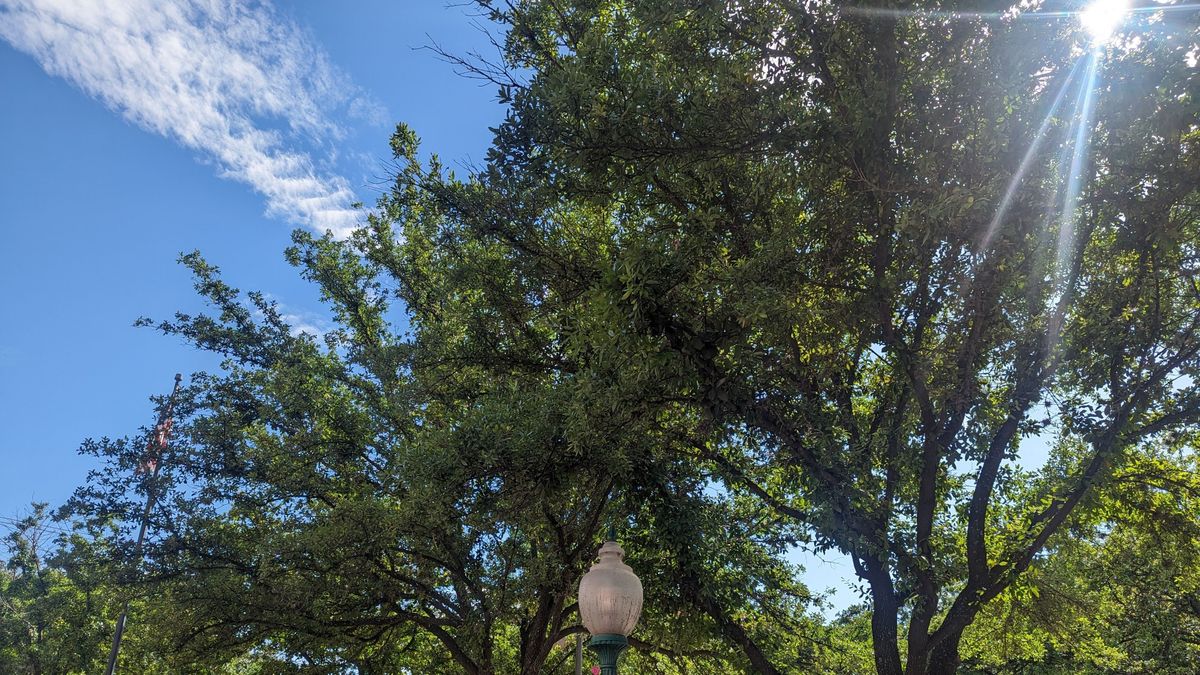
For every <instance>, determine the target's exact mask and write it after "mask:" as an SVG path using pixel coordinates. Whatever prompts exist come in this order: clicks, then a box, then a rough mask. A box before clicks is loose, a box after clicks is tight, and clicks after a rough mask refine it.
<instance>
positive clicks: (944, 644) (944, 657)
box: [928, 633, 962, 675]
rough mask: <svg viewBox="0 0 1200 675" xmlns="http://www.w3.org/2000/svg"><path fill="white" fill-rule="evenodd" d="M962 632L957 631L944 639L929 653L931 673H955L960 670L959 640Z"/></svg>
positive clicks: (949, 674)
mask: <svg viewBox="0 0 1200 675" xmlns="http://www.w3.org/2000/svg"><path fill="white" fill-rule="evenodd" d="M961 639H962V633H955V634H954V635H951V636H950V637H947V638H946V639H945V640H942V641H941V642H939V643H938V644H937V646H935V647H934V648H933V653H932V654H930V655H929V671H928V672H929V675H954V674H955V673H957V672H958V664H959V657H958V641H959V640H961Z"/></svg>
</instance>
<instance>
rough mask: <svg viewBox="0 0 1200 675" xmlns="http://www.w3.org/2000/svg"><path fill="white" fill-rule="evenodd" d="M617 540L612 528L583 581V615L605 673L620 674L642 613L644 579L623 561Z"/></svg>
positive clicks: (621, 550)
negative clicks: (620, 661) (619, 661)
mask: <svg viewBox="0 0 1200 675" xmlns="http://www.w3.org/2000/svg"><path fill="white" fill-rule="evenodd" d="M614 539H616V536H615V534H614V533H613V532H612V531H611V530H610V531H609V535H608V541H606V542H604V545H603V546H601V547H600V554H599V555H600V560H599V562H597V563H596V564H594V565H592V568H591V569H590V570H588V572H587V574H585V575H583V578H582V579H580V580H579V615H580V616H581V617H582V619H583V626H584V628H587V631H588V633H590V634H591V635H592V639H591V640H589V641H588V648H589V649H591V650H592V651H594V652H596V656H598V657H599V658H600V672H601V674H602V675H617V659H619V658H620V657H621V652H623V651H625V649H626V648H628V647H629V639H628V636H629V634H630V633H631V632H633V627H634V626H636V625H637V622H638V618H639V617H641V615H642V582H641V581H640V580H639V579H638V578H637V575H636V574H634V573H633V570H632V569H630V567H629V565H626V564H625V563H624V562H623V561H622V559H623V558H624V557H625V551H624V549H622V548H621V547H620V546H619V545H617V542H615V541H613V540H614Z"/></svg>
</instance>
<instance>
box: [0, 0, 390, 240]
mask: <svg viewBox="0 0 1200 675" xmlns="http://www.w3.org/2000/svg"><path fill="white" fill-rule="evenodd" d="M0 38H3V39H4V40H6V41H7V42H9V43H10V44H12V45H13V46H14V47H15V48H17V49H18V50H20V51H23V52H26V53H28V54H30V55H31V56H33V58H34V59H36V60H37V61H38V63H40V64H41V66H42V68H43V69H45V70H46V72H48V73H50V74H52V75H55V76H58V77H62V78H64V79H65V80H67V81H69V82H71V83H72V84H74V85H75V86H77V87H79V88H80V89H82V90H83V91H85V92H87V93H88V94H89V95H91V96H93V97H95V98H97V99H99V100H100V101H102V102H103V103H104V104H105V105H107V106H108V107H109V108H111V109H113V110H115V111H117V112H119V113H120V114H121V115H123V116H124V117H125V118H126V119H128V120H130V121H131V122H133V123H135V124H137V125H138V126H140V127H143V128H145V129H147V130H149V131H152V132H155V133H158V134H161V135H163V136H166V137H169V138H172V139H174V140H176V141H178V142H179V143H180V144H182V145H184V146H186V147H187V148H190V149H192V150H194V151H196V152H197V153H198V155H199V156H200V157H202V158H203V159H204V160H206V161H209V162H211V163H213V164H214V165H215V166H216V167H217V170H218V171H219V173H220V174H221V175H222V176H224V177H227V178H232V179H234V180H238V181H241V182H243V183H246V184H247V185H249V186H251V187H252V188H253V189H254V190H256V191H257V192H259V193H260V194H262V195H263V197H264V198H265V199H266V203H267V212H268V214H270V215H272V216H276V217H280V218H283V219H286V220H288V221H289V222H293V223H297V224H302V225H307V226H309V227H311V228H313V229H314V230H317V231H318V232H324V231H325V230H327V229H328V230H333V231H334V232H335V233H336V234H345V233H346V232H347V231H348V230H349V229H350V228H351V227H353V226H354V224H355V218H356V212H355V211H353V210H352V209H350V204H351V203H352V202H354V201H356V197H355V195H354V191H353V190H352V189H351V186H350V184H349V182H348V181H347V180H346V179H345V178H344V177H342V176H340V175H338V174H337V173H336V171H334V170H333V169H332V168H331V167H330V164H331V163H332V159H333V157H335V155H336V153H335V150H334V144H335V143H337V142H338V141H339V140H341V139H343V138H344V137H345V135H346V130H345V128H344V126H343V125H341V124H339V123H338V122H337V121H336V120H338V119H349V118H358V119H363V120H366V121H378V120H379V119H381V118H382V117H383V111H382V108H381V107H380V106H379V105H378V104H377V103H375V102H373V101H372V99H371V98H370V97H369V96H367V95H365V93H364V92H362V91H361V90H360V89H358V88H357V87H355V86H354V85H353V84H352V83H351V82H350V80H349V78H347V77H346V76H345V75H344V74H343V73H342V72H340V71H339V70H338V69H337V68H335V67H334V66H333V65H332V64H331V63H330V61H329V58H328V56H327V55H326V54H325V53H324V51H323V50H321V49H320V47H319V46H317V45H316V44H314V42H313V39H312V37H311V36H310V35H309V34H308V33H307V32H306V31H304V30H303V29H301V28H300V27H299V26H298V25H296V23H295V22H293V21H291V20H289V19H287V18H286V17H283V16H281V15H280V13H279V12H277V11H276V10H275V9H274V8H273V7H272V6H270V5H269V4H262V3H258V4H247V3H244V2H237V1H236V0H176V1H167V0H0Z"/></svg>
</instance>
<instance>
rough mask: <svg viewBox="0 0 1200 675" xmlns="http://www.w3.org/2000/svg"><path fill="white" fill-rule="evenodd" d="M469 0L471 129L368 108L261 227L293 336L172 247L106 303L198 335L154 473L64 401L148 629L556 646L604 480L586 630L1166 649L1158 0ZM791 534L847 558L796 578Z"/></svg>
mask: <svg viewBox="0 0 1200 675" xmlns="http://www.w3.org/2000/svg"><path fill="white" fill-rule="evenodd" d="M479 4H480V7H481V8H482V9H483V10H484V11H485V12H487V13H488V16H489V18H490V19H491V20H492V21H495V22H497V23H498V24H500V25H502V26H504V27H505V28H506V29H507V33H506V35H505V36H504V39H503V40H502V41H500V42H499V43H498V44H499V47H500V49H501V54H500V56H499V58H498V60H496V61H495V62H491V61H462V62H460V65H462V66H463V67H464V68H466V69H467V71H468V72H469V73H471V74H473V75H476V76H479V77H483V78H485V79H487V80H489V81H491V82H493V83H494V84H495V85H496V86H497V87H498V89H499V91H500V96H501V98H502V100H504V101H505V102H506V103H508V104H509V113H508V116H507V118H506V119H505V121H504V122H503V123H502V124H501V125H499V126H498V128H497V129H496V130H495V140H494V143H493V146H492V149H491V151H490V153H489V155H488V159H487V163H486V165H485V166H483V167H480V168H479V169H478V170H476V171H473V172H472V173H471V174H470V175H468V176H465V177H459V176H456V175H454V173H453V172H450V171H447V170H446V169H445V167H443V166H442V165H441V164H440V163H439V162H438V160H437V159H436V157H432V158H429V157H424V156H422V154H421V153H420V149H419V145H418V141H417V138H416V136H415V134H414V133H413V132H412V131H411V130H409V129H408V128H407V127H404V126H403V125H401V126H400V127H399V128H398V129H397V131H396V134H395V135H394V137H393V139H392V148H393V150H394V153H395V174H396V180H395V183H394V186H393V188H392V190H391V191H390V192H389V193H388V194H386V195H385V196H384V197H383V198H382V199H381V200H380V202H379V204H378V208H377V209H376V210H375V211H373V212H371V213H370V214H369V216H368V217H367V223H366V225H365V227H364V228H362V229H361V230H360V231H358V232H357V233H355V234H354V235H353V236H351V237H350V238H349V239H348V240H345V241H338V240H335V239H333V238H331V237H324V238H317V237H312V236H310V235H306V234H304V233H297V235H296V236H295V245H294V246H293V247H292V248H291V249H289V251H288V253H287V255H288V257H289V260H290V261H291V262H292V263H293V264H294V265H295V266H296V267H297V269H298V270H299V271H300V272H301V273H302V274H303V275H304V276H305V277H306V278H308V279H310V280H311V281H312V282H313V283H315V284H316V285H317V287H318V288H319V289H320V290H321V293H322V296H323V298H324V300H325V301H326V302H327V303H328V306H329V308H330V310H331V312H332V314H333V318H334V323H335V328H334V329H333V330H331V331H330V332H329V333H327V334H325V335H323V336H320V337H315V336H311V335H307V334H302V333H296V332H295V331H293V330H292V328H291V327H290V326H289V325H287V323H286V322H285V321H284V320H283V318H282V317H281V315H280V313H279V311H278V310H277V308H276V307H275V306H274V305H273V304H272V303H271V302H270V301H268V300H267V299H266V296H264V295H261V294H255V293H250V294H245V295H243V294H241V293H239V292H238V291H237V290H235V289H234V288H232V287H230V286H229V285H227V284H226V283H225V282H224V281H223V280H222V278H221V277H220V275H219V274H218V272H217V270H216V268H215V267H213V266H211V265H210V264H209V263H207V262H206V261H205V260H203V259H202V258H201V257H200V256H199V255H198V254H191V255H188V256H185V257H184V262H185V263H186V264H187V265H188V266H189V267H190V268H191V270H192V272H193V273H194V275H195V277H196V280H197V289H198V291H199V292H200V293H201V294H202V295H203V296H204V297H205V298H207V300H208V301H209V302H210V303H211V305H212V307H213V313H212V314H211V315H200V316H189V315H177V316H176V317H175V318H174V319H172V320H168V321H162V322H157V323H155V322H150V321H146V322H145V323H147V324H148V325H154V326H157V327H158V328H159V329H161V330H162V331H163V332H165V333H168V334H171V335H176V336H181V337H183V338H185V339H187V340H189V341H191V342H192V343H194V344H195V345H196V346H197V347H198V348H201V349H206V350H211V351H214V352H217V353H220V354H223V355H224V356H225V357H226V361H225V363H224V367H223V369H222V371H221V372H220V373H215V374H213V373H207V374H206V373H201V374H197V375H195V376H193V377H192V378H191V381H190V384H189V386H188V387H186V388H185V390H184V392H183V395H182V398H181V400H180V401H179V404H178V407H177V418H178V419H177V425H176V441H175V442H174V443H173V445H172V447H171V451H170V452H169V453H168V454H167V455H166V456H164V457H163V458H162V464H161V466H162V470H161V473H159V474H157V475H152V474H147V473H145V472H142V473H139V472H138V467H139V465H140V464H141V463H143V462H144V456H143V451H142V449H141V448H142V445H141V444H139V443H134V442H126V441H107V440H103V441H99V442H94V443H89V444H88V445H87V446H85V450H86V451H88V452H91V453H94V454H96V455H98V456H100V457H102V458H103V459H104V460H105V461H106V465H105V469H104V470H103V471H101V472H98V473H97V474H96V475H95V476H94V477H93V479H92V481H91V482H90V483H89V485H88V486H86V487H84V488H82V489H81V490H80V491H79V492H78V493H77V495H76V497H75V499H74V500H73V503H72V504H71V510H72V512H73V513H74V514H76V516H78V517H80V518H82V519H83V522H85V523H86V525H87V526H88V527H90V528H91V529H92V531H93V532H96V533H98V532H100V531H101V528H103V527H105V526H108V525H109V524H110V523H114V522H115V523H125V524H126V525H125V527H126V528H129V527H132V526H131V525H129V523H135V522H136V520H137V518H138V516H139V509H140V504H141V503H142V499H143V497H144V496H145V495H146V494H149V493H153V494H154V495H155V496H157V497H158V499H157V502H156V503H157V506H156V508H155V509H154V510H153V512H152V520H151V522H152V529H151V531H152V536H151V538H150V540H149V543H148V546H147V550H146V560H145V561H144V564H143V565H142V566H141V567H139V568H136V569H125V571H124V572H123V574H122V575H120V576H119V577H117V576H113V578H119V579H121V580H123V583H121V584H120V585H119V586H117V587H116V588H115V589H109V590H108V591H107V592H110V593H114V592H116V593H121V594H126V595H127V594H129V593H131V592H133V591H132V590H131V589H137V593H138V597H143V598H146V600H145V601H144V602H145V605H144V609H143V610H142V611H143V612H144V613H145V616H147V617H155V618H156V619H159V620H158V621H157V622H156V623H155V633H154V636H153V638H154V640H158V641H160V643H161V644H163V645H166V644H169V645H171V646H170V649H169V653H170V659H171V663H173V664H176V667H181V668H182V667H188V668H192V667H195V668H206V667H208V668H213V667H216V666H217V664H228V663H242V664H245V663H249V661H246V659H251V660H252V661H253V663H254V665H253V667H254V668H261V669H263V670H264V671H265V672H288V671H295V672H338V671H343V670H346V669H350V668H354V669H357V671H358V672H364V673H367V672H380V673H383V672H387V673H391V672H414V673H417V672H419V673H432V672H466V673H472V674H475V673H478V674H481V675H482V674H490V673H510V672H512V673H515V672H520V673H529V674H532V673H565V672H568V669H569V668H570V665H571V663H570V652H571V648H572V646H573V642H574V640H573V638H574V635H575V634H576V633H578V632H579V631H580V630H581V627H580V626H579V621H578V616H577V612H576V608H575V606H574V602H573V595H574V592H575V588H576V587H577V584H578V579H579V577H580V575H581V574H582V573H583V571H584V570H585V569H586V566H587V564H588V563H589V561H590V559H591V556H592V554H593V552H594V550H595V547H596V545H597V543H598V541H599V537H600V532H601V531H602V529H603V528H604V526H605V525H606V524H614V525H616V526H617V527H618V529H619V531H620V532H621V535H620V537H621V539H622V541H623V542H624V543H625V545H626V548H627V549H628V551H629V562H630V564H631V565H632V566H633V567H634V568H635V569H636V570H637V571H638V573H639V575H640V576H641V577H642V579H643V581H644V583H645V585H646V595H647V603H646V615H645V617H644V618H643V622H642V624H641V625H640V627H639V629H638V631H637V632H635V634H634V636H633V637H634V640H633V643H634V647H635V649H634V650H633V653H632V654H631V655H630V656H629V657H627V660H626V665H625V668H627V669H629V670H630V672H639V673H641V672H645V673H656V672H662V673H680V672H692V671H696V670H705V671H711V672H756V673H792V672H831V673H833V672H842V673H858V672H865V671H869V670H872V669H874V670H876V671H877V672H880V673H889V674H890V673H901V672H903V673H908V674H909V675H919V674H922V673H950V672H955V671H970V672H997V673H999V672H1024V673H1029V672H1045V673H1058V672H1097V673H1100V672H1188V670H1189V668H1192V667H1194V663H1195V662H1196V659H1197V658H1198V657H1200V653H1198V647H1200V645H1198V643H1200V566H1198V558H1197V554H1200V550H1198V549H1197V546H1198V544H1197V541H1198V538H1197V534H1198V530H1197V528H1198V527H1200V520H1198V516H1197V513H1198V511H1197V508H1196V507H1197V506H1198V505H1200V502H1198V498H1200V483H1198V480H1200V479H1198V478H1197V465H1196V462H1197V459H1196V454H1195V450H1194V447H1195V441H1196V438H1195V429H1196V424H1197V422H1198V421H1200V382H1197V375H1200V373H1198V372H1197V371H1198V370H1200V331H1198V329H1200V285H1198V283H1197V278H1196V275H1197V273H1198V272H1200V267H1198V266H1197V263H1198V260H1197V246H1198V244H1200V71H1198V69H1197V67H1196V58H1197V50H1198V49H1200V47H1198V40H1200V32H1198V29H1197V26H1200V20H1197V19H1198V14H1197V10H1196V9H1195V8H1190V9H1189V8H1182V7H1176V6H1166V7H1158V8H1152V9H1154V11H1142V12H1138V13H1135V14H1133V15H1131V16H1130V17H1129V19H1128V20H1127V22H1126V25H1125V26H1124V27H1123V29H1122V32H1121V33H1120V35H1119V39H1118V40H1117V41H1115V42H1113V43H1111V44H1106V45H1102V46H1100V47H1097V48H1095V49H1093V48H1091V47H1090V46H1089V45H1088V44H1087V42H1086V38H1085V37H1083V36H1081V35H1080V34H1079V30H1078V27H1077V24H1076V23H1075V22H1074V21H1073V20H1070V17H1069V16H1067V17H1066V18H1062V17H1060V18H1058V19H1047V18H1044V16H1058V15H1054V14H1053V12H1055V11H1057V10H1058V9H1061V7H1059V6H1058V5H1053V6H1052V5H1050V4H1046V5H1045V6H1042V5H1040V4H1037V3H1033V4H1022V5H1010V4H1009V3H987V2H985V3H979V5H980V6H979V7H977V8H973V9H972V11H970V12H967V11H965V10H963V9H962V8H956V9H957V10H958V11H957V12H945V11H941V10H942V6H941V5H940V4H938V3H920V2H918V3H913V4H911V5H906V6H905V7H903V8H898V10H897V11H893V9H891V8H889V9H870V8H865V7H860V6H843V5H832V4H829V3H822V2H813V3H794V2H790V1H788V0H739V1H736V2H715V1H713V2H708V1H705V2H682V1H680V0H641V1H638V2H634V1H630V0H624V1H622V0H528V1H526V2H515V3H511V4H510V3H494V2H487V1H483V2H480V3H479ZM1064 7H1065V8H1066V9H1076V6H1075V5H1069V4H1068V5H1064ZM899 10H902V11H899ZM976 10H977V11H976ZM1042 12H1044V13H1047V14H1045V15H1043V18H1036V17H1035V16H1034V15H1036V14H1038V13H1042ZM1031 17H1032V18H1031ZM1031 441H1038V442H1043V443H1048V444H1049V445H1050V450H1049V458H1048V460H1047V461H1046V463H1045V465H1044V466H1040V465H1039V464H1040V462H1038V463H1032V462H1030V461H1029V456H1028V454H1027V453H1026V455H1025V456H1024V457H1022V451H1023V449H1027V448H1028V447H1029V443H1030V442H1031ZM129 535H130V532H129V531H128V529H127V530H126V531H124V532H122V533H120V535H119V536H118V538H117V539H116V540H115V541H127V540H128V539H129V538H130V537H129ZM97 541H100V539H97V538H93V539H90V540H86V541H82V542H80V544H79V545H83V544H84V543H88V542H92V543H88V545H89V546H91V545H94V542H97ZM796 547H805V548H808V549H811V550H816V551H821V552H823V551H828V550H837V551H840V552H841V553H843V554H845V555H846V556H848V557H849V558H850V560H851V561H852V562H853V566H854V570H855V572H856V574H857V575H858V576H859V578H860V579H861V580H862V582H863V587H864V589H865V593H866V602H865V604H864V605H862V606H858V607H855V608H851V609H850V610H847V611H846V612H844V613H843V614H841V615H840V616H839V617H837V618H836V619H834V620H829V621H826V620H824V619H823V618H822V617H821V615H820V614H819V613H818V612H817V610H818V609H819V607H818V605H817V604H816V603H815V600H814V599H813V598H812V597H811V596H810V595H809V593H808V591H807V589H806V588H805V587H804V586H803V584H802V583H801V582H800V581H799V570H798V569H797V568H796V567H795V566H794V565H793V564H791V563H790V562H789V559H790V558H789V554H790V553H791V551H793V550H794V549H795V548H796ZM14 550H16V551H17V553H16V554H14V555H15V557H14V558H13V559H14V560H26V559H27V558H28V555H25V554H21V553H20V552H19V551H20V548H19V546H18V548H17V549H14ZM73 550H74V549H73ZM79 550H84V549H79ZM105 550H108V551H111V552H112V555H105V556H100V558H98V559H101V558H102V559H103V560H104V561H105V562H104V564H105V565H110V566H115V567H110V568H109V569H110V571H111V570H115V569H117V568H118V567H122V566H124V567H125V568H128V567H129V565H130V564H131V563H130V562H129V560H128V559H129V558H130V555H129V553H130V552H129V550H128V547H127V546H124V545H120V546H118V545H113V546H111V547H108V548H107V549H105ZM22 555H24V556H25V557H21V556H22ZM30 565H31V564H30V563H29V562H21V563H16V566H15V567H12V569H13V570H15V571H13V572H10V573H9V574H8V576H7V577H5V580H4V583H5V597H6V598H8V597H9V596H10V595H12V596H13V597H18V596H19V597H22V598H26V597H28V598H31V599H29V600H23V601H22V602H32V603H34V605H29V606H35V605H36V604H37V603H38V602H43V601H42V600H37V599H36V598H41V597H43V596H47V594H48V593H49V591H46V590H44V589H43V590H38V591H37V592H33V591H30V590H27V589H28V588H29V585H30V583H31V581H30V580H32V579H34V578H40V577H39V575H41V574H42V573H41V572H39V571H38V570H37V567H36V565H34V566H33V567H31V566H30ZM31 570H32V571H31ZM135 572H137V573H135ZM113 575H115V572H113ZM68 579H69V580H70V582H71V584H75V585H78V588H85V587H86V586H84V585H80V584H87V583H91V582H89V581H88V580H87V579H85V578H83V577H78V578H72V577H69V575H68ZM39 583H40V582H39ZM64 583H66V582H64ZM75 585H67V586H63V588H66V589H73V588H76V586H75ZM43 587H44V584H43ZM63 592H64V593H67V591H65V590H64V591H63ZM75 592H76V591H74V590H71V591H70V592H69V593H67V594H68V595H70V594H71V593H75ZM31 593H32V595H30V594H31ZM49 595H50V596H53V593H49ZM46 602H49V601H46ZM54 602H55V603H58V601H54ZM51 604H53V603H51ZM76 604H77V602H76ZM110 604H111V601H110ZM23 606H24V605H23ZM55 606H63V607H68V606H71V603H69V602H68V603H66V604H65V605H63V604H62V603H59V604H58V605H55ZM23 611H24V610H23ZM31 611H32V610H31ZM74 611H75V610H70V611H68V610H63V614H62V616H64V617H68V618H64V619H63V620H62V621H63V623H62V624H61V625H63V626H72V627H74V626H77V625H79V626H82V625H83V624H84V623H85V622H84V621H83V619H81V618H80V619H72V618H69V617H71V616H74V615H73V614H72V612H74ZM106 611H108V612H110V613H111V607H109V609H108V610H106ZM6 616H7V615H6ZM5 620H6V621H7V619H5ZM10 623H11V622H10ZM5 625H6V626H7V625H8V624H7V623H6V624H5ZM83 629H84V628H71V629H70V630H83ZM5 630H6V631H7V632H6V633H5V635H6V637H5V640H6V646H5V648H6V649H7V648H8V647H7V644H8V642H7V641H10V640H11V639H20V640H26V642H23V643H21V644H29V642H28V640H29V639H30V638H27V637H19V638H9V637H7V636H9V635H18V634H20V635H30V634H29V633H21V632H20V631H15V632H13V631H12V630H10V629H7V628H6V629H5ZM63 630H66V628H64V629H63ZM33 635H35V638H34V639H36V640H39V641H40V640H41V639H42V638H41V637H38V636H37V634H36V633H35V634H33ZM72 640H74V638H72ZM80 640H81V641H82V643H86V644H93V643H94V638H92V641H91V642H88V641H87V640H86V639H82V638H81V639H80ZM24 649H26V650H29V649H32V648H29V647H26V648H24ZM38 649H39V650H42V648H41V647H38ZM43 651H45V653H46V654H47V655H48V656H46V657H45V658H60V657H57V656H54V657H51V656H49V655H50V654H51V653H52V651H53V650H52V649H51V648H50V647H46V648H45V650H43ZM16 653H17V652H14V654H16ZM30 653H33V652H32V651H31V652H30ZM37 653H39V654H40V653H42V651H38V652H37ZM149 653H153V650H151V651H150V652H149ZM164 653H166V650H164ZM4 654H8V652H4ZM5 658H8V657H7V656H6V657H5ZM13 658H17V657H15V656H14V657H13ZM39 658H41V657H39ZM63 658H65V657H63ZM71 658H77V657H71ZM78 658H85V657H78ZM86 658H93V657H86ZM238 659H242V660H243V661H241V662H238V661H237V660H238ZM80 663H84V662H80ZM21 667H23V668H26V669H28V668H29V666H21ZM238 667H241V666H240V665H239V666H238ZM64 668H67V669H70V668H78V669H86V667H85V666H83V665H68V666H64Z"/></svg>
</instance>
